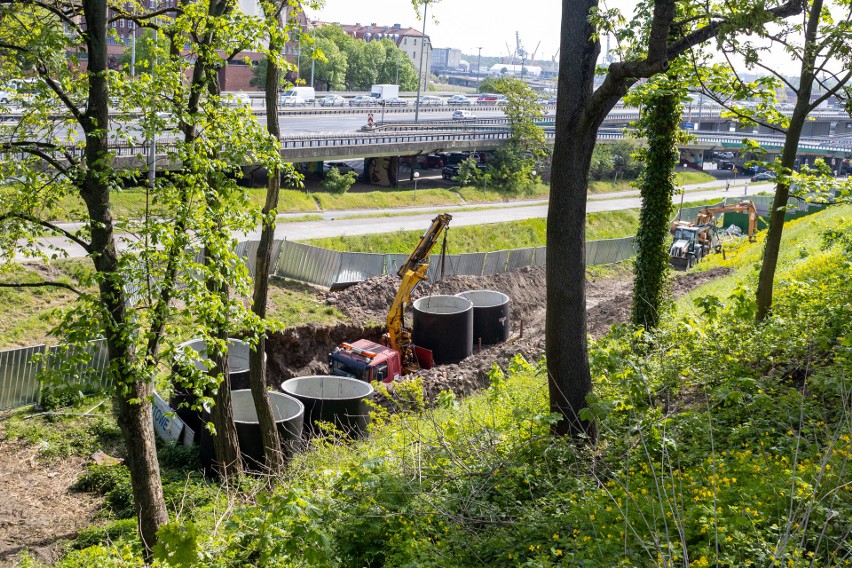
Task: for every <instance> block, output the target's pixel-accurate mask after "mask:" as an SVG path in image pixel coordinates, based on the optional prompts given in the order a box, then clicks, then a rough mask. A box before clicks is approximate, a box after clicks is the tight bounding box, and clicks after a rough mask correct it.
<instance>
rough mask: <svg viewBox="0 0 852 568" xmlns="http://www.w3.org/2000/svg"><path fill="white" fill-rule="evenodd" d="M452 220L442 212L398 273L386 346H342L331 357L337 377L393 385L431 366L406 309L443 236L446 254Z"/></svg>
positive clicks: (362, 342)
mask: <svg viewBox="0 0 852 568" xmlns="http://www.w3.org/2000/svg"><path fill="white" fill-rule="evenodd" d="M452 218H453V217H452V215H448V214H446V213H441V214H440V215H438V216H437V217H435V218H434V219H432V224H431V225H430V226H429V228H428V229H427V230H426V232H425V233H423V235H422V236H421V237H420V241H419V242H418V243H417V246H416V247H414V251H413V252H412V253H411V254H410V255H409V257H408V260H406V261H405V262H404V263H403V264H402V266H400V268H399V270H398V271H397V275H399V277H400V278H401V279H402V280H401V282H400V285H399V288H398V289H397V291H396V296H395V297H394V300H393V303H392V304H391V307H390V309H389V310H388V315H387V332H386V333H385V334H384V335H383V336H382V344H379V343H375V342H373V341H369V340H367V339H359V340H358V341H355V342H353V343H351V344H349V343H342V344H340V345H339V346H338V347H336V348H335V349H334V351H332V352H331V353H329V356H328V358H329V365H330V367H331V372H332V373H333V374H335V375H341V376H348V377H354V378H358V379H361V380H365V381H381V382H391V381H393V380H394V379H397V378H399V376H400V375H401V374H405V373H410V372H412V371H416V370H417V369H420V368H428V367H429V366H430V365H431V363H430V361H431V357H430V355H431V353H429V352H428V351H426V350H421V349H420V348H417V347H415V346H414V345H413V344H412V343H411V332H410V331H408V330H407V329H405V310H406V308H407V307H408V305H409V304H410V303H411V294H412V293H413V292H414V290H415V288H417V285H418V284H420V282H422V281H423V280H427V279H428V278H427V276H426V271H427V270H428V269H429V262H428V258H429V254H430V253H431V252H432V249H433V248H434V247H435V244H436V243H437V242H438V239H439V238H440V236H441V234H442V233H444V246H443V248H444V250H443V251H442V256H443V254H445V253H446V246H447V240H446V233H445V231H446V229H447V227H449V224H450V221H451V220H452Z"/></svg>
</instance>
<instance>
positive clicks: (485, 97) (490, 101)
mask: <svg viewBox="0 0 852 568" xmlns="http://www.w3.org/2000/svg"><path fill="white" fill-rule="evenodd" d="M508 102H509V99H507V98H506V95H497V94H494V93H482V94H481V95H479V98H478V99H476V104H478V105H505V104H508Z"/></svg>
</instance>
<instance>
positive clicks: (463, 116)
mask: <svg viewBox="0 0 852 568" xmlns="http://www.w3.org/2000/svg"><path fill="white" fill-rule="evenodd" d="M474 119H476V115H475V114H473V113H472V112H470V111H469V110H464V109H459V110H457V111H455V112H454V113H453V120H474Z"/></svg>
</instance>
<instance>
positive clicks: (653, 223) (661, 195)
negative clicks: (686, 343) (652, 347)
mask: <svg viewBox="0 0 852 568" xmlns="http://www.w3.org/2000/svg"><path fill="white" fill-rule="evenodd" d="M681 111H682V105H681V104H680V102H679V99H678V97H677V95H675V94H674V93H671V92H666V91H662V92H652V95H651V97H650V99H649V100H648V101H647V103H646V106H645V110H644V116H643V117H642V120H641V122H640V127H641V130H642V132H643V133H644V134H645V137H646V138H647V144H648V147H647V150H645V152H644V156H645V170H644V172H643V174H642V178H641V180H640V182H639V191H640V194H641V196H642V208H641V210H640V213H639V230H638V232H637V233H636V264H635V268H634V278H633V307H632V311H631V320H632V322H633V323H634V324H635V325H640V326H643V327H644V328H645V329H652V328H655V327H657V324H658V323H659V321H660V308H661V306H662V300H663V292H664V286H665V282H666V274H667V272H668V269H669V247H668V246H667V245H668V243H669V240H670V239H668V238H667V237H668V235H669V220H670V219H671V214H672V196H673V195H674V193H675V191H676V189H677V188H676V186H675V182H674V169H675V166H676V165H677V163H678V157H679V152H678V150H677V147H676V146H675V141H676V140H677V133H678V129H679V124H680V120H681Z"/></svg>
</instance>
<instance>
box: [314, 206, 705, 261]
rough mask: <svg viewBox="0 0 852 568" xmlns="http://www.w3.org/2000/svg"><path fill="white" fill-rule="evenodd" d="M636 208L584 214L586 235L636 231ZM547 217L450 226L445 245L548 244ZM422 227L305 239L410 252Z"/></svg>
mask: <svg viewBox="0 0 852 568" xmlns="http://www.w3.org/2000/svg"><path fill="white" fill-rule="evenodd" d="M718 201H719V200H718V199H711V200H705V201H696V202H690V203H684V207H692V206H695V205H705V204H709V203H718ZM638 227H639V210H638V209H624V210H619V211H601V212H598V213H589V214H588V215H587V216H586V239H587V240H590V241H594V240H600V239H619V238H622V237H630V236H633V235H635V234H636V230H637V229H638ZM546 228H547V221H546V220H545V219H526V220H523V221H513V222H509V223H494V224H489V225H474V226H466V227H452V225H451V227H450V232H449V237H448V239H447V248H448V252H449V253H450V254H460V253H468V252H487V251H494V250H502V249H513V248H525V247H538V246H544V245H546V244H547V241H546ZM422 234H423V231H404V232H399V233H392V234H376V235H360V236H353V237H328V238H323V239H311V240H308V241H305V242H306V243H308V244H311V245H314V246H318V247H323V248H328V249H332V250H338V251H341V252H381V253H387V254H390V253H400V254H402V253H406V254H407V253H410V252H411V250H412V249H413V248H414V246H415V245H416V244H417V242H418V240H419V239H420V235H422Z"/></svg>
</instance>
